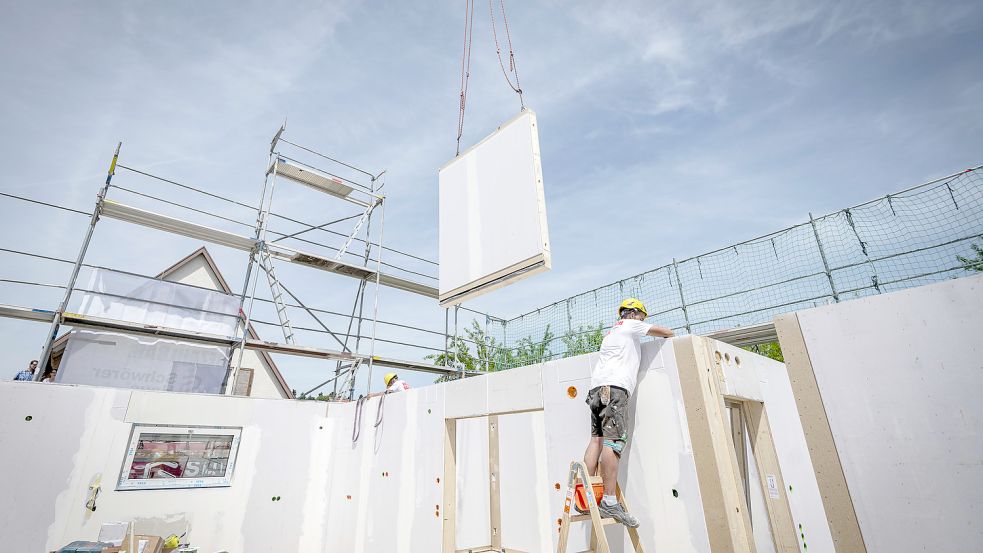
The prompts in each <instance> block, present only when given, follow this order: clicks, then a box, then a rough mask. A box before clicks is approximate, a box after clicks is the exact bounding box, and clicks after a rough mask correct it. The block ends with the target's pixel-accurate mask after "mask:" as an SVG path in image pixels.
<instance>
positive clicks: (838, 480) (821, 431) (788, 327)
mask: <svg viewBox="0 0 983 553" xmlns="http://www.w3.org/2000/svg"><path fill="white" fill-rule="evenodd" d="M775 329H776V330H777V331H778V341H779V344H780V345H781V348H782V355H783V356H784V357H785V368H786V370H787V371H788V377H789V381H790V382H791V384H792V394H793V396H794V397H795V405H796V408H797V410H798V412H799V420H800V421H801V422H802V431H803V432H804V433H805V438H806V444H807V445H808V447H809V457H810V458H811V459H812V467H813V470H814V471H815V474H816V481H817V483H818V484H819V493H820V495H821V496H822V500H823V509H824V510H825V511H826V520H827V521H828V522H829V529H830V533H831V534H832V536H833V546H834V547H835V548H836V551H839V552H842V553H865V552H866V551H867V547H866V546H865V544H864V540H863V534H862V533H861V531H860V523H859V521H858V520H857V513H856V510H855V509H854V505H853V499H852V497H851V496H850V489H849V486H848V485H847V482H846V475H845V474H844V472H843V465H842V463H841V462H840V456H839V453H838V451H837V449H836V443H835V441H834V439H833V431H832V429H831V428H830V426H829V418H828V417H827V415H826V407H825V405H824V404H823V399H822V394H821V393H820V391H819V383H818V381H817V380H816V373H815V371H814V369H813V367H812V361H811V360H810V358H809V350H808V348H807V347H806V343H805V337H804V336H803V334H802V328H801V326H800V325H799V319H798V316H797V315H796V314H795V313H788V314H785V315H779V316H777V317H775Z"/></svg>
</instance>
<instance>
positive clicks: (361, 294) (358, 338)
mask: <svg viewBox="0 0 983 553" xmlns="http://www.w3.org/2000/svg"><path fill="white" fill-rule="evenodd" d="M370 190H372V193H373V194H375V177H373V178H372V181H371V183H370ZM365 236H366V237H367V238H366V240H365V255H364V256H362V264H363V265H365V266H366V267H368V266H369V257H370V256H371V254H372V241H371V240H369V239H368V237H371V236H372V215H371V214H369V220H368V221H366V222H365ZM376 275H377V276H378V271H376ZM367 285H368V283H367V282H366V281H365V279H362V281H361V283H360V284H359V286H358V295H357V296H356V297H355V301H356V303H357V304H358V324H357V325H356V326H355V329H356V330H355V353H356V355H357V354H358V353H359V347H360V345H361V343H362V314H363V313H364V312H365V288H366V287H367ZM354 311H355V307H354V306H353V307H352V313H353V314H354ZM348 328H349V330H348V334H351V321H349V323H348ZM345 341H346V342H347V341H348V338H347V337H346V338H345ZM356 370H357V367H356V368H354V369H352V374H351V378H350V381H351V386H349V388H348V399H353V398H354V397H355V379H356V377H357V376H358V375H357V374H356V373H355V371H356ZM371 387H372V383H371V382H369V388H370V389H371ZM366 393H368V392H366Z"/></svg>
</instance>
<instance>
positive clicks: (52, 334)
mask: <svg viewBox="0 0 983 553" xmlns="http://www.w3.org/2000/svg"><path fill="white" fill-rule="evenodd" d="M122 147H123V143H122V142H119V143H117V144H116V153H114V154H113V161H112V162H110V164H109V171H108V172H107V173H106V184H104V185H103V186H102V188H101V189H99V194H98V195H97V196H96V207H95V209H93V210H92V218H91V219H90V220H89V229H88V230H87V231H86V232H85V238H83V239H82V247H81V248H79V254H78V257H77V258H76V259H75V266H74V267H73V268H72V276H71V277H69V279H68V286H66V287H65V297H64V298H62V300H61V305H59V306H58V311H56V312H55V316H54V318H53V319H52V320H51V327H50V328H49V330H48V336H47V340H46V341H45V343H44V347H42V348H41V355H40V356H39V357H38V368H37V369H36V370H35V371H34V381H35V382H40V380H41V379H42V378H44V372H45V367H46V366H47V365H48V359H50V358H51V348H52V347H53V346H54V344H55V338H57V337H58V329H59V328H61V321H62V318H63V317H64V316H65V310H66V309H68V302H69V300H71V299H72V291H73V290H74V289H75V282H76V281H77V280H78V276H79V271H81V270H82V261H83V260H84V259H85V253H86V251H88V249H89V243H90V242H91V241H92V233H93V232H95V230H96V223H97V222H99V214H100V212H102V202H103V200H105V199H106V194H107V193H109V183H110V182H112V180H113V175H115V174H116V162H117V161H118V160H119V150H120V148H122Z"/></svg>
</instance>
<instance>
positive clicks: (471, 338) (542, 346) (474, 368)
mask: <svg viewBox="0 0 983 553" xmlns="http://www.w3.org/2000/svg"><path fill="white" fill-rule="evenodd" d="M464 334H465V335H464V336H456V337H451V338H450V343H449V344H448V348H447V352H444V353H431V354H430V355H427V356H425V357H424V359H427V360H429V361H432V362H433V364H434V365H444V366H448V367H453V368H456V369H464V370H465V371H467V372H479V371H487V372H494V371H498V370H503V369H510V368H512V367H522V366H525V365H533V364H535V363H541V362H543V361H545V360H547V359H549V358H550V357H551V356H552V352H551V351H550V349H549V344H550V342H552V340H553V338H554V335H553V333H552V332H551V331H550V329H549V327H548V326H547V327H546V331H545V332H544V333H543V337H542V339H541V340H533V339H532V338H530V337H526V338H522V339H521V340H519V341H518V342H516V346H515V347H514V348H505V347H503V346H502V345H500V344H499V343H498V341H497V340H495V338H494V337H493V336H489V335H488V333H486V332H485V330H484V329H483V328H481V325H479V324H478V321H471V326H470V327H468V328H465V329H464ZM472 346H473V347H474V350H473V353H472ZM457 378H460V375H459V374H445V375H441V376H440V377H439V378H437V380H436V382H447V381H449V380H456V379H457Z"/></svg>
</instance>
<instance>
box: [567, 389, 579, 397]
mask: <svg viewBox="0 0 983 553" xmlns="http://www.w3.org/2000/svg"><path fill="white" fill-rule="evenodd" d="M567 395H568V396H570V398H571V399H573V398H575V397H577V387H576V386H570V387H569V388H567Z"/></svg>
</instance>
